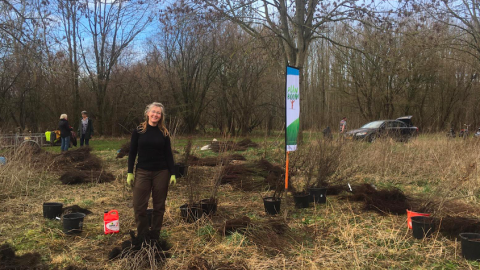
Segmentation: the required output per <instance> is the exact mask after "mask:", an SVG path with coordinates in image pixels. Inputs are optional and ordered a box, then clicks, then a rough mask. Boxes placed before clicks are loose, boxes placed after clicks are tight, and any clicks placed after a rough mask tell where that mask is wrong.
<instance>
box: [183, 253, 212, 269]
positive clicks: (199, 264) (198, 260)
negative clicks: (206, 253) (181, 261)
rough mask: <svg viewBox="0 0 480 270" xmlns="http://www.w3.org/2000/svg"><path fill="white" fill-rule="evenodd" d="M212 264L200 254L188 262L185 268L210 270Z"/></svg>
mask: <svg viewBox="0 0 480 270" xmlns="http://www.w3.org/2000/svg"><path fill="white" fill-rule="evenodd" d="M211 269H213V267H212V265H211V264H209V263H208V261H207V260H205V259H204V258H202V257H200V256H195V257H193V258H192V259H190V261H189V262H188V265H187V268H186V270H211Z"/></svg>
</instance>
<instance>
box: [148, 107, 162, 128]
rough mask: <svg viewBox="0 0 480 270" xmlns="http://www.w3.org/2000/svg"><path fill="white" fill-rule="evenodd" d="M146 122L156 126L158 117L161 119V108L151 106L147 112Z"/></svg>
mask: <svg viewBox="0 0 480 270" xmlns="http://www.w3.org/2000/svg"><path fill="white" fill-rule="evenodd" d="M147 116H148V124H149V125H151V126H152V125H153V126H156V125H157V124H158V122H159V121H160V119H162V108H161V107H158V106H153V107H152V108H151V109H150V111H148V113H147Z"/></svg>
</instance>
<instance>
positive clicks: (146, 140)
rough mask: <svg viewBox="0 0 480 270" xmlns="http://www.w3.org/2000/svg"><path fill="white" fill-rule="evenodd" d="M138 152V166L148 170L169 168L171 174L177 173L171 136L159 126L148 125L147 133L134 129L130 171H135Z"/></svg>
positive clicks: (131, 143) (129, 159) (131, 142)
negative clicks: (164, 132) (166, 134)
mask: <svg viewBox="0 0 480 270" xmlns="http://www.w3.org/2000/svg"><path fill="white" fill-rule="evenodd" d="M137 153H138V163H137V168H140V169H144V170H147V171H161V170H165V169H168V171H169V172H170V175H172V174H174V173H175V165H174V161H173V153H172V147H171V145H170V137H169V136H167V137H165V136H164V135H163V133H162V132H161V131H160V129H159V128H158V127H152V126H150V125H147V131H146V132H145V133H140V132H138V130H134V131H133V133H132V139H131V141H130V153H129V155H128V173H133V167H134V165H135V158H136V157H137Z"/></svg>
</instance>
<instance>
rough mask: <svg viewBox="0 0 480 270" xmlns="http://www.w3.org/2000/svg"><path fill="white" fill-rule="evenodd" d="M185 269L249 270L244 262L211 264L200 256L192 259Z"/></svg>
mask: <svg viewBox="0 0 480 270" xmlns="http://www.w3.org/2000/svg"><path fill="white" fill-rule="evenodd" d="M183 269H185V270H248V267H247V266H246V265H245V263H243V262H233V263H232V262H214V265H212V264H210V263H209V262H208V261H207V260H205V259H204V258H202V257H200V256H195V257H193V258H192V259H190V261H188V264H187V266H186V268H183Z"/></svg>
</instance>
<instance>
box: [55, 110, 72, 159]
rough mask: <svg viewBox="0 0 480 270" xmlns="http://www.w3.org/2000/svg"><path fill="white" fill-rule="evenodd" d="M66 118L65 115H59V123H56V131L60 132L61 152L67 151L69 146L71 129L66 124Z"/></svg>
mask: <svg viewBox="0 0 480 270" xmlns="http://www.w3.org/2000/svg"><path fill="white" fill-rule="evenodd" d="M67 119H68V116H67V115H66V114H62V115H60V122H59V123H58V129H59V130H60V138H61V141H62V144H61V150H62V152H65V151H68V147H69V146H70V132H71V131H72V128H71V127H70V125H69V124H68V120H67Z"/></svg>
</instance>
